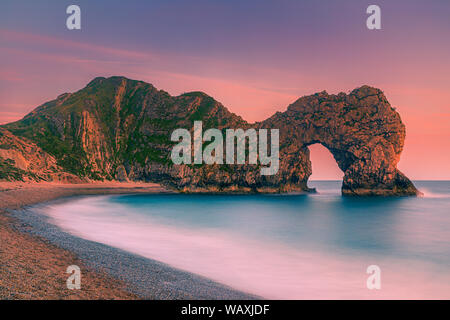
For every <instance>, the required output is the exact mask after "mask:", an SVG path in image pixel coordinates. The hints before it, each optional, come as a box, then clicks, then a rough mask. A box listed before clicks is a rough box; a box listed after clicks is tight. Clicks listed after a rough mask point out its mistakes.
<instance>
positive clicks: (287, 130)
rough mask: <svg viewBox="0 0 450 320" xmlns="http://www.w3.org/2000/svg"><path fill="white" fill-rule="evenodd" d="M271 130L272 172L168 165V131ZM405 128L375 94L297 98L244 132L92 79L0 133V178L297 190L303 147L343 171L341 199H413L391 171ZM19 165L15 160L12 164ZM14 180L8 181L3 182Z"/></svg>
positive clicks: (195, 101) (136, 89)
mask: <svg viewBox="0 0 450 320" xmlns="http://www.w3.org/2000/svg"><path fill="white" fill-rule="evenodd" d="M195 120H202V121H203V127H204V130H205V129H207V128H218V129H225V128H243V129H247V128H252V127H253V128H267V129H270V128H276V129H280V169H279V171H278V173H277V174H276V175H273V176H261V175H260V166H258V165H249V164H245V165H174V164H172V162H171V160H170V151H171V149H172V147H173V144H174V143H173V142H171V141H170V136H171V134H172V132H173V130H175V129H177V128H186V129H192V127H193V123H194V121H195ZM404 138H405V127H404V125H403V124H402V122H401V120H400V117H399V115H398V113H397V112H396V111H395V110H394V109H393V108H392V107H391V106H390V105H389V103H388V102H387V100H386V98H385V97H384V95H383V93H382V92H381V91H379V90H377V89H373V88H370V87H366V86H365V87H361V88H359V89H356V90H354V91H353V92H352V93H351V94H349V95H346V94H344V93H341V94H339V95H328V94H327V93H325V92H322V93H318V94H315V95H312V96H309V97H303V98H300V99H299V100H297V101H296V102H294V103H293V104H292V105H290V106H289V107H288V110H287V111H285V112H283V113H280V112H278V113H276V114H275V115H273V116H272V117H271V118H269V119H267V120H265V121H263V122H260V123H256V124H249V123H247V122H245V121H244V120H243V119H242V118H241V117H239V116H237V115H235V114H233V113H231V112H229V111H228V110H227V109H226V108H225V107H224V106H223V105H221V104H220V103H219V102H217V101H215V100H214V99H213V98H211V97H209V96H207V95H206V94H204V93H201V92H192V93H186V94H183V95H180V96H177V97H172V96H170V95H169V94H168V93H167V92H164V91H159V90H157V89H156V88H154V87H153V86H152V85H150V84H147V83H144V82H141V81H134V80H129V79H126V78H123V77H111V78H108V79H106V78H96V79H94V80H93V81H91V82H90V83H89V84H88V85H87V86H86V87H85V88H83V89H82V90H80V91H78V92H75V93H66V94H62V95H60V96H59V97H58V98H57V99H55V100H53V101H50V102H47V103H45V104H43V105H42V106H40V107H38V108H36V109H35V110H34V111H33V112H31V113H30V114H28V115H27V116H25V117H24V118H23V119H22V120H20V121H17V122H14V123H11V124H8V125H5V126H2V128H1V129H0V179H10V180H14V179H33V180H64V181H78V180H85V181H87V180H102V179H109V180H114V179H116V180H139V181H153V182H161V183H163V184H165V185H168V186H172V187H174V188H176V189H178V190H182V191H188V192H197V191H215V192H233V191H240V192H252V191H253V192H286V191H306V190H308V187H307V180H308V177H309V176H310V175H311V163H310V161H309V151H308V145H311V144H313V143H321V144H323V145H324V146H325V147H327V148H328V149H329V150H330V151H331V153H332V154H333V155H334V157H335V159H336V162H337V163H338V165H339V167H340V168H341V169H342V170H343V171H344V173H345V176H344V181H343V187H342V191H343V193H344V194H358V195H365V194H383V195H390V194H416V192H417V191H416V189H415V188H414V186H413V185H412V183H411V182H410V181H409V180H408V179H407V178H406V177H405V176H404V175H403V174H402V173H400V172H399V171H398V170H397V169H396V164H397V162H398V160H399V156H400V153H401V151H402V148H403V142H404ZM22 158H23V159H22ZM12 171H14V174H8V172H9V173H11V172H12Z"/></svg>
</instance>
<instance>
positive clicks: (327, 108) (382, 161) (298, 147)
mask: <svg viewBox="0 0 450 320" xmlns="http://www.w3.org/2000/svg"><path fill="white" fill-rule="evenodd" d="M259 126H260V127H265V128H268V127H270V128H279V129H280V146H282V148H281V150H280V159H281V162H282V165H281V168H282V170H281V171H282V172H281V176H283V177H282V180H285V181H292V182H295V181H298V182H299V183H298V184H299V185H302V186H303V187H305V186H306V182H307V180H308V178H309V176H310V175H311V162H310V160H309V150H308V145H311V144H314V143H321V144H322V145H323V146H325V147H326V148H327V149H328V150H330V152H331V153H332V154H333V156H334V158H335V160H336V162H337V164H338V166H339V168H340V169H341V170H342V171H343V172H344V179H343V184H342V193H343V194H347V195H415V194H417V190H416V188H415V187H414V185H413V184H412V183H411V181H409V179H408V178H406V177H405V176H404V175H403V174H402V173H401V172H400V171H399V170H398V169H397V168H396V166H397V163H398V161H399V159H400V153H401V151H402V149H403V143H404V140H405V126H404V124H403V123H402V122H401V119H400V116H399V114H398V113H397V112H396V111H395V110H394V109H393V108H392V107H391V106H390V104H389V102H388V101H387V100H386V97H385V96H384V94H383V93H382V92H381V91H380V90H378V89H375V88H371V87H368V86H363V87H361V88H359V89H355V90H354V91H352V92H351V93H350V94H349V95H346V94H344V93H340V94H338V95H329V94H327V93H326V92H321V93H317V94H314V95H311V96H307V97H302V98H300V99H299V100H297V101H296V102H294V103H293V104H291V105H290V106H289V107H288V109H287V111H286V112H283V113H280V112H278V113H276V114H275V115H273V116H272V117H271V118H269V119H267V120H265V121H263V122H262V123H260V124H259Z"/></svg>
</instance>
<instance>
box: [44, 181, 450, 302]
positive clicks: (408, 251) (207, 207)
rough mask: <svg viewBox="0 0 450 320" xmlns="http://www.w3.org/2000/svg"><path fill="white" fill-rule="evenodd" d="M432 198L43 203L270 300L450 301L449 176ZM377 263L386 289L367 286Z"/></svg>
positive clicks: (93, 229)
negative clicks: (404, 299) (445, 299)
mask: <svg viewBox="0 0 450 320" xmlns="http://www.w3.org/2000/svg"><path fill="white" fill-rule="evenodd" d="M415 184H416V186H417V187H418V188H419V189H420V190H421V191H422V192H424V197H418V198H415V197H398V198H357V197H342V196H340V191H339V189H340V182H338V181H315V182H314V181H313V182H310V186H312V187H316V188H317V190H318V192H319V193H318V194H313V195H182V194H172V195H168V194H166V195H122V196H92V197H84V198H76V199H72V200H69V201H67V202H64V203H59V204H53V205H49V206H47V207H45V208H44V209H45V210H44V213H45V214H47V215H48V216H50V218H51V221H52V222H53V223H54V224H56V225H58V226H59V227H61V228H62V229H64V230H66V231H68V232H69V233H72V234H74V235H77V236H79V237H82V238H85V239H88V240H92V241H96V242H100V243H104V244H107V245H110V246H113V247H117V248H121V249H124V250H127V251H130V252H133V253H136V254H139V255H142V256H144V257H147V258H151V259H155V260H159V261H162V262H165V263H167V264H169V265H171V266H174V267H176V268H179V269H182V270H186V271H190V272H193V273H196V274H200V275H203V276H205V277H208V278H210V279H213V280H216V281H217V282H220V283H223V284H226V285H229V286H231V287H233V288H236V289H239V290H242V291H245V292H249V293H253V294H257V295H260V296H262V297H265V298H272V299H316V298H317V299H326V298H334V299H348V298H355V299H380V298H387V299H397V298H406V299H413V298H447V299H449V298H450V181H417V182H415ZM370 265H376V266H378V267H379V268H380V271H381V273H380V275H381V277H380V280H381V282H380V283H381V288H380V289H373V290H369V289H368V288H367V285H366V281H367V278H368V277H369V276H370V275H369V274H368V273H367V272H366V271H367V268H368V267H369V266H370Z"/></svg>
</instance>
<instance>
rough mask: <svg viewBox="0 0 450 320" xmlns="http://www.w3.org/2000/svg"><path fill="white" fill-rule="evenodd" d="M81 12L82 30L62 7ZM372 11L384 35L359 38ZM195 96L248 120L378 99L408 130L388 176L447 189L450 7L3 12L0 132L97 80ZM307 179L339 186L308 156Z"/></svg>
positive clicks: (229, 1) (367, 33)
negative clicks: (364, 94)
mask: <svg viewBox="0 0 450 320" xmlns="http://www.w3.org/2000/svg"><path fill="white" fill-rule="evenodd" d="M70 4H77V5H79V6H80V7H81V17H82V22H81V28H82V29H81V30H72V31H70V30H68V29H67V28H66V18H67V16H68V15H67V14H66V8H67V6H68V5H70ZM370 4H377V5H379V6H380V7H381V21H382V22H381V23H382V30H368V29H367V28H366V19H367V17H368V15H367V14H366V8H367V7H368V6H369V5H370ZM112 75H122V76H126V77H129V78H132V79H137V80H143V81H146V82H149V83H152V84H153V85H154V86H156V87H157V88H159V89H164V90H166V91H168V92H169V93H170V94H172V95H178V94H181V93H183V92H188V91H194V90H196V91H198V90H199V91H204V92H205V93H207V94H209V95H211V96H213V97H214V98H215V99H217V100H218V101H220V102H222V103H223V104H224V105H225V106H226V107H227V108H228V109H229V110H231V111H232V112H235V113H237V114H239V115H241V116H242V117H244V119H246V120H248V121H251V122H253V121H258V120H263V119H265V118H267V117H268V116H270V115H272V114H273V113H274V112H276V111H284V110H285V109H286V107H287V106H288V105H289V104H290V103H292V102H294V101H295V100H296V99H297V98H299V97H301V96H303V95H309V94H313V93H315V92H317V91H322V90H326V91H327V92H329V93H339V92H341V91H343V92H346V93H348V92H349V91H351V90H353V89H354V88H356V87H359V86H361V85H363V84H368V85H371V86H374V87H378V88H380V89H382V90H383V91H384V92H385V94H386V96H387V98H388V100H389V101H390V102H391V104H392V105H393V106H394V107H396V108H397V111H398V112H399V113H400V115H401V117H402V120H403V122H404V123H405V124H406V129H407V137H406V142H405V149H404V151H403V154H402V157H401V161H400V163H399V168H400V170H401V171H403V172H404V173H405V174H406V175H407V176H408V177H410V178H411V179H416V180H418V179H443V180H449V179H450V166H449V163H450V142H449V141H450V125H449V124H450V1H448V0H433V1H415V0H404V1H400V0H396V1H378V0H377V1H364V0H355V1H351V0H341V1H338V0H333V1H331V0H330V1H312V0H311V1H300V0H297V1H293V0H292V1H286V0H273V1H266V0H201V1H199V0H190V1H185V0H151V1H130V0H128V1H123V0H121V1H78V0H73V1H60V0H58V1H44V0H41V1H31V0H30V1H21V0H14V1H10V0H2V1H1V3H0V123H7V122H10V121H14V120H18V119H20V118H21V117H23V116H24V115H25V114H26V113H28V112H30V111H31V110H32V109H34V108H35V107H37V106H38V105H40V104H42V103H44V102H46V101H48V100H51V99H54V98H55V97H56V96H58V95H59V94H61V93H63V92H73V91H76V90H79V89H81V88H82V87H84V86H85V85H86V84H87V83H88V82H89V81H90V80H92V78H94V77H97V76H112ZM312 150H313V155H312V160H313V170H314V169H315V170H314V173H313V177H312V178H313V179H338V178H340V177H341V176H342V173H341V172H339V169H337V165H336V164H335V163H334V160H333V159H332V158H331V155H330V154H329V153H328V152H327V151H324V149H323V148H318V147H314V146H313V147H312Z"/></svg>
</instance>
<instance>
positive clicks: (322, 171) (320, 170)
mask: <svg viewBox="0 0 450 320" xmlns="http://www.w3.org/2000/svg"><path fill="white" fill-rule="evenodd" d="M307 148H308V150H309V160H310V161H311V171H312V174H311V176H309V178H308V182H307V185H308V187H309V188H315V189H316V190H317V191H318V192H326V191H330V192H333V193H340V192H341V186H342V179H343V177H344V172H343V171H342V170H341V169H340V168H339V166H338V164H337V162H336V159H335V158H334V156H333V154H332V153H331V151H330V150H329V149H328V148H327V147H325V146H324V145H322V144H321V143H313V144H310V145H308V147H307Z"/></svg>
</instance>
